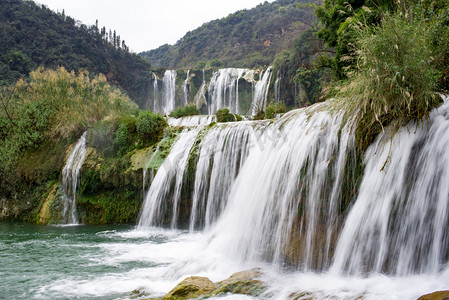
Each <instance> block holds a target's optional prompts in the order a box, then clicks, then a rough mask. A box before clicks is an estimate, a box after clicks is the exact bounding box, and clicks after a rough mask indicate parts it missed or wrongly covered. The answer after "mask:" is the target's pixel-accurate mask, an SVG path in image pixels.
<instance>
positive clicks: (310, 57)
mask: <svg viewBox="0 0 449 300" xmlns="http://www.w3.org/2000/svg"><path fill="white" fill-rule="evenodd" d="M318 28H319V26H318V25H314V26H313V27H310V28H309V29H307V30H305V31H304V32H303V33H302V34H301V35H300V36H299V37H297V38H296V39H294V40H293V42H292V44H291V46H290V47H289V48H287V49H285V50H284V51H282V52H281V53H279V54H278V55H277V56H276V58H275V60H274V72H276V73H277V74H278V76H279V77H280V78H282V81H281V82H280V86H279V89H280V95H279V97H280V99H278V100H282V101H283V102H284V103H285V104H286V105H287V106H289V107H302V106H305V105H310V104H313V103H316V102H319V101H320V100H321V99H320V98H321V90H322V89H323V87H325V86H326V85H327V84H329V82H330V80H331V76H330V71H329V69H328V68H325V67H323V66H327V61H328V60H329V59H330V56H329V55H328V54H326V51H325V50H324V45H323V42H322V41H321V40H319V39H318V38H317V37H316V36H315V34H316V32H317V30H318Z"/></svg>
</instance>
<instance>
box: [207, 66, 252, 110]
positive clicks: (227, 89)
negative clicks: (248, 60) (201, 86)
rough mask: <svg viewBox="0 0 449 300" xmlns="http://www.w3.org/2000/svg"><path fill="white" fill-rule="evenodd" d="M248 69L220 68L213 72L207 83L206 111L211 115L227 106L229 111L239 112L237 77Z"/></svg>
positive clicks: (248, 71)
mask: <svg viewBox="0 0 449 300" xmlns="http://www.w3.org/2000/svg"><path fill="white" fill-rule="evenodd" d="M251 72H253V71H252V70H248V69H234V68H227V69H220V70H218V71H217V72H215V73H214V74H213V76H212V79H211V81H210V83H209V90H208V93H209V101H208V111H209V114H210V115H213V114H215V113H216V112H217V110H219V109H222V108H228V109H229V111H230V112H231V113H237V114H239V113H240V114H241V113H242V112H241V111H240V103H239V95H238V90H239V79H240V78H242V77H244V75H245V74H246V73H251Z"/></svg>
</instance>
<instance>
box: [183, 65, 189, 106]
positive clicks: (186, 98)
mask: <svg viewBox="0 0 449 300" xmlns="http://www.w3.org/2000/svg"><path fill="white" fill-rule="evenodd" d="M189 74H190V70H189V71H187V76H186V80H184V83H183V85H182V91H183V92H184V103H183V106H186V105H187V103H188V102H189Z"/></svg>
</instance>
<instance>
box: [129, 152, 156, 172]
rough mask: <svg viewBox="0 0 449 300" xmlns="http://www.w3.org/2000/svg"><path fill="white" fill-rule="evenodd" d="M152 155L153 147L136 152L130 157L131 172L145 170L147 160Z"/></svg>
mask: <svg viewBox="0 0 449 300" xmlns="http://www.w3.org/2000/svg"><path fill="white" fill-rule="evenodd" d="M152 154H153V147H148V148H144V149H139V150H136V151H135V152H134V153H133V155H132V156H131V167H130V170H131V171H138V170H142V169H145V168H146V164H147V163H148V160H149V158H150V157H151V155H152Z"/></svg>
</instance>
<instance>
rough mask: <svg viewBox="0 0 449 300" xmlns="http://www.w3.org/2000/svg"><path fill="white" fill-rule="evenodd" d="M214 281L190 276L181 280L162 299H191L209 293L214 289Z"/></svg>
mask: <svg viewBox="0 0 449 300" xmlns="http://www.w3.org/2000/svg"><path fill="white" fill-rule="evenodd" d="M216 288H217V286H216V285H215V283H213V282H212V281H210V280H209V278H206V277H198V276H192V277H188V278H186V279H184V280H183V281H181V282H180V283H179V284H178V285H177V286H176V287H174V288H173V289H172V290H171V291H170V292H169V293H168V294H167V295H166V296H165V297H164V298H163V299H165V300H182V299H192V298H197V297H200V296H205V295H208V294H211V293H212V292H214V291H215V290H216Z"/></svg>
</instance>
